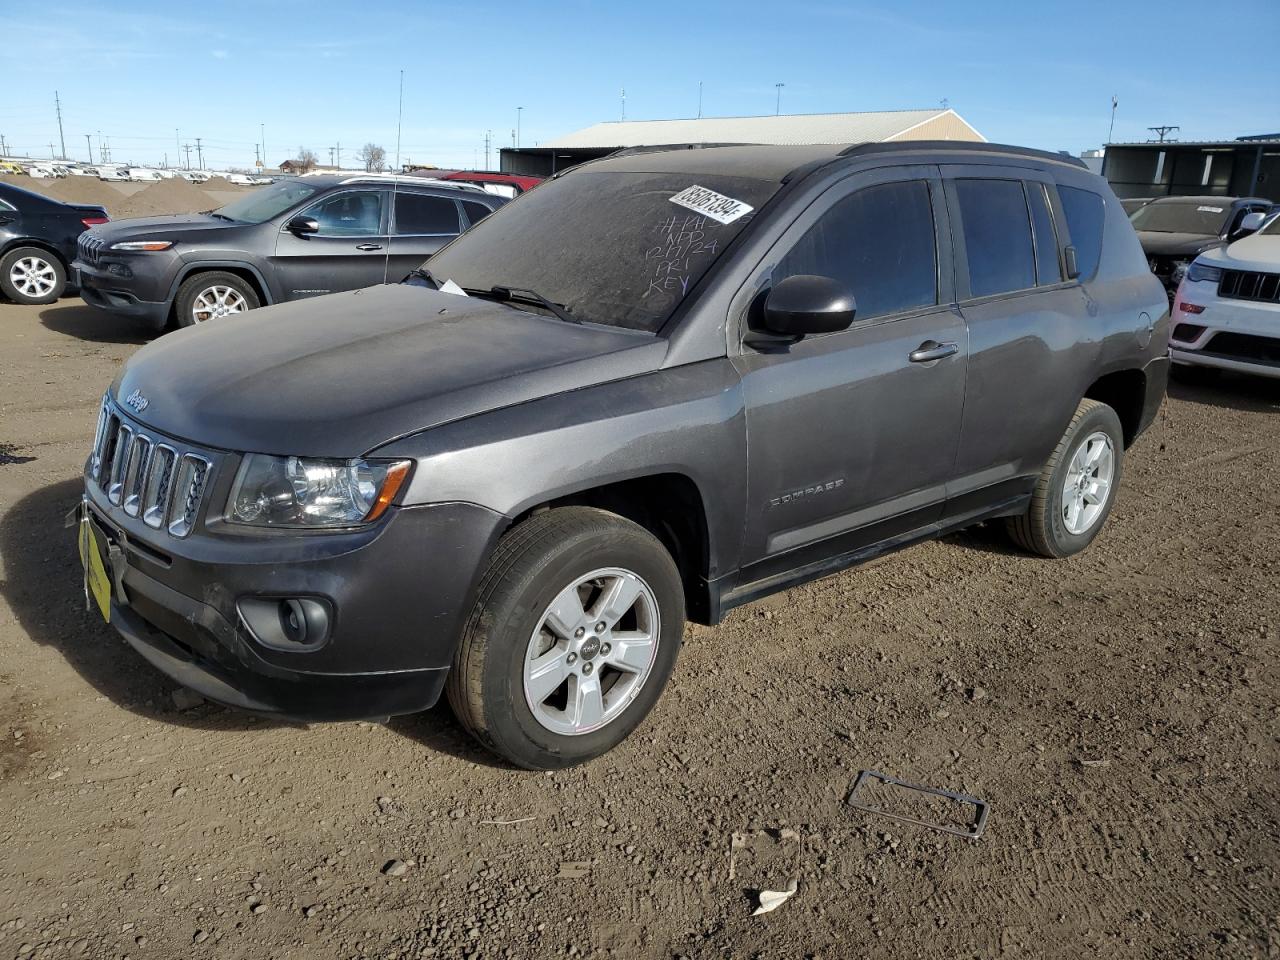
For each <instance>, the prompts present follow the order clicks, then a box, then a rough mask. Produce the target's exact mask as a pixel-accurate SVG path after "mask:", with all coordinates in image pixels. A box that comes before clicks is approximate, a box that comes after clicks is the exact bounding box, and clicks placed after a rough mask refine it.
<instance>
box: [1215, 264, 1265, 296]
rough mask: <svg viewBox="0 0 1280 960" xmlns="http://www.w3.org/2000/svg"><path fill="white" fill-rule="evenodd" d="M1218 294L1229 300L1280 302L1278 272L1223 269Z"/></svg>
mask: <svg viewBox="0 0 1280 960" xmlns="http://www.w3.org/2000/svg"><path fill="white" fill-rule="evenodd" d="M1218 296H1220V297H1227V298H1229V299H1231V300H1258V301H1260V302H1262V303H1280V273H1261V272H1259V271H1256V270H1223V271H1222V280H1221V281H1220V282H1219V283H1218Z"/></svg>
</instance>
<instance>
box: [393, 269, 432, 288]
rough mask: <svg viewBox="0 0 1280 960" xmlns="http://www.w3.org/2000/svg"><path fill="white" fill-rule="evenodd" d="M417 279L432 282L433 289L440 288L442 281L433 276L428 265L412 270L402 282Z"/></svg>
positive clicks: (410, 281) (411, 281)
mask: <svg viewBox="0 0 1280 960" xmlns="http://www.w3.org/2000/svg"><path fill="white" fill-rule="evenodd" d="M415 280H425V281H426V282H427V283H429V284H431V286H432V289H435V290H439V289H440V281H438V280H437V279H436V278H435V277H433V276H432V275H431V271H430V270H428V269H427V268H426V267H418V268H417V269H415V270H410V271H409V275H408V276H406V277H405V278H404V279H403V280H401V281H400V282H401V283H413V281H415Z"/></svg>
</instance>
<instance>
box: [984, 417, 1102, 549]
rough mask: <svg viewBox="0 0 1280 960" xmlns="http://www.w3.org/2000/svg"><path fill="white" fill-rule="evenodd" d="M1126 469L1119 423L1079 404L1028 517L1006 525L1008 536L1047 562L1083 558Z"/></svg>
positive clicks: (1039, 483)
mask: <svg viewBox="0 0 1280 960" xmlns="http://www.w3.org/2000/svg"><path fill="white" fill-rule="evenodd" d="M1123 464H1124V431H1123V429H1122V428H1121V426H1120V418H1119V417H1118V416H1116V412H1115V411H1114V410H1112V409H1111V408H1110V407H1109V406H1107V405H1106V404H1105V403H1100V402H1098V401H1097V400H1081V401H1080V405H1079V406H1078V407H1076V412H1075V416H1073V417H1072V418H1071V423H1070V424H1068V425H1067V429H1066V432H1065V433H1064V434H1063V435H1062V439H1061V440H1060V441H1059V442H1058V446H1057V447H1056V448H1055V449H1054V451H1053V454H1052V455H1051V456H1050V457H1049V462H1048V463H1046V464H1045V465H1044V469H1043V470H1042V471H1041V472H1040V478H1039V479H1038V480H1037V481H1036V485H1035V487H1034V489H1033V491H1032V495H1031V505H1030V506H1029V507H1028V509H1027V512H1026V513H1025V514H1023V515H1022V516H1020V517H1011V518H1009V520H1008V521H1007V528H1008V530H1009V535H1010V536H1011V537H1012V538H1013V541H1014V542H1015V543H1017V544H1018V545H1019V546H1021V547H1022V548H1023V549H1024V550H1028V551H1030V552H1031V553H1038V554H1040V555H1041V556H1043V557H1055V558H1057V557H1069V556H1071V555H1072V554H1073V553H1079V552H1080V551H1081V550H1083V549H1084V548H1085V547H1087V546H1089V544H1091V543H1092V542H1093V540H1094V538H1095V537H1096V536H1097V535H1098V533H1099V531H1101V530H1102V525H1103V524H1104V523H1106V521H1107V517H1108V516H1109V515H1110V513H1111V506H1112V504H1114V503H1115V497H1116V490H1117V489H1119V486H1120V476H1121V473H1122V472H1123V470H1122V468H1123ZM1104 484H1105V490H1104V489H1103V486H1104Z"/></svg>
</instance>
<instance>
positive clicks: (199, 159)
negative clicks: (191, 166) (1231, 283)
mask: <svg viewBox="0 0 1280 960" xmlns="http://www.w3.org/2000/svg"><path fill="white" fill-rule="evenodd" d="M196 167H197V169H199V170H203V169H204V150H203V149H202V148H201V146H200V138H199V137H196Z"/></svg>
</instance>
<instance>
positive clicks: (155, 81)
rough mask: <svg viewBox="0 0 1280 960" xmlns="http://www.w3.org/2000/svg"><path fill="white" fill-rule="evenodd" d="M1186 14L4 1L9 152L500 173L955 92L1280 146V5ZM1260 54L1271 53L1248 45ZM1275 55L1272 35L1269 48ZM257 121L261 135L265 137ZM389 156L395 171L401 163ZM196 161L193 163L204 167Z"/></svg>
mask: <svg viewBox="0 0 1280 960" xmlns="http://www.w3.org/2000/svg"><path fill="white" fill-rule="evenodd" d="M1224 9H1226V8H1225V7H1222V6H1218V7H1212V6H1206V5H1205V4H1204V3H1202V2H1197V3H1192V2H1183V0H1161V2H1153V0H1142V2H1133V0H1113V2H1109V3H1094V2H1077V3H1073V4H1061V3H1057V4H1047V3H1036V2H1020V3H1004V2H999V3H996V2H976V3H975V2H969V3H962V2H954V3H941V2H911V0H899V2H896V3H892V4H889V3H883V4H868V3H837V2H822V0H816V2H810V0H794V2H787V3H776V2H774V3H755V2H725V3H697V2H694V0H686V2H683V3H659V2H654V3H646V4H637V3H627V2H616V3H607V2H600V3H594V2H585V0H579V2H570V3H555V2H543V3H531V2H528V0H522V2H520V3H518V4H505V3H488V4H480V5H466V4H450V5H442V4H436V3H426V2H420V3H411V2H400V0H382V2H379V3H354V2H352V0H342V2H331V0H301V2H294V3H273V2H264V0H259V2H256V3H240V2H217V0H205V2H203V3H199V4H194V3H192V4H188V3H185V2H178V0H172V2H169V3H149V2H145V0H112V2H91V3H84V2H78V0H58V2H56V3H30V2H27V0H0V24H3V33H4V35H5V37H6V40H5V43H4V45H3V51H2V52H0V81H2V82H0V134H2V135H3V136H4V138H5V140H6V141H7V143H8V144H9V147H10V151H11V152H17V151H21V152H24V153H26V152H30V153H32V154H34V155H40V156H48V155H49V144H50V143H51V142H52V143H54V144H55V145H56V144H57V142H58V127H57V122H56V119H55V116H54V90H55V89H57V90H58V92H59V94H60V96H61V98H62V104H63V125H64V129H65V132H66V143H67V152H68V154H69V155H71V156H72V157H74V158H85V157H86V155H87V150H88V147H87V145H86V143H85V134H89V135H91V137H92V140H93V149H94V155H95V157H96V156H98V133H99V131H101V134H102V136H103V137H106V138H109V140H110V143H111V146H112V159H113V160H117V161H122V162H133V163H147V164H150V163H158V162H160V161H161V160H163V159H164V155H165V153H166V152H167V153H168V159H169V162H170V163H175V162H176V161H177V157H176V155H177V153H178V152H179V151H178V148H177V146H176V144H175V129H176V131H177V138H178V139H180V140H181V141H182V142H184V143H185V142H191V143H193V144H194V138H195V137H197V136H199V137H201V138H202V141H203V144H204V147H205V160H206V165H207V166H213V167H217V168H225V167H228V166H233V165H247V164H249V163H252V161H253V159H254V145H255V144H256V143H258V142H259V141H260V131H262V134H263V135H264V137H265V141H266V148H267V153H268V159H269V160H270V162H271V164H272V165H274V164H276V163H278V162H279V161H280V160H282V159H285V158H286V157H288V156H292V155H294V154H295V153H296V152H297V149H298V147H299V145H306V146H308V147H310V148H312V149H313V150H315V151H316V153H317V155H318V156H320V158H321V159H322V160H323V161H327V160H328V157H329V150H328V148H329V147H331V146H333V145H335V144H337V143H341V145H342V152H343V156H344V158H346V159H348V160H350V159H352V158H353V157H354V153H355V151H356V150H357V149H358V148H359V146H360V145H361V144H363V143H365V142H367V141H373V142H375V143H379V144H381V145H383V146H384V147H385V148H386V149H387V151H388V154H389V155H390V154H393V153H394V150H395V139H396V99H397V85H398V83H399V71H400V70H401V69H403V70H404V124H403V130H402V134H401V151H400V152H401V156H402V158H409V159H412V160H414V161H419V162H429V163H436V164H439V165H442V166H454V165H463V166H472V165H476V164H480V165H482V164H483V155H484V154H483V146H484V137H485V133H486V131H490V130H491V131H492V133H493V142H494V144H495V153H494V155H493V156H492V157H491V161H492V164H493V165H494V166H496V162H497V161H496V146H499V145H506V146H509V145H510V144H511V134H512V130H513V129H514V128H515V126H516V116H517V110H516V108H517V107H520V106H522V107H524V110H523V112H522V118H523V119H522V123H521V141H522V142H523V143H524V144H526V145H531V144H533V143H535V142H537V141H540V140H547V139H551V138H553V137H555V136H558V135H560V134H563V133H567V132H569V131H571V130H575V129H577V128H579V127H583V126H587V125H588V124H591V123H595V122H597V121H600V120H615V119H618V118H619V115H620V113H621V102H620V101H621V97H620V91H621V90H622V89H623V88H625V89H626V111H627V117H628V118H631V119H655V118H666V117H689V116H695V115H696V113H697V109H698V84H699V81H701V82H702V84H703V100H702V103H703V113H704V115H707V116H728V115H751V114H767V113H772V112H773V111H774V104H775V95H776V92H777V91H776V88H775V87H774V84H775V83H778V82H781V83H784V84H785V87H783V89H782V110H783V112H784V113H824V112H835V111H845V110H880V109H910V108H918V107H930V106H935V105H937V104H938V103H939V101H941V100H942V99H943V98H946V99H947V100H948V102H949V104H950V105H951V106H952V107H954V108H955V109H956V110H957V111H958V112H959V113H960V114H961V115H962V116H963V117H965V118H966V119H967V120H968V121H969V122H970V123H972V124H973V125H974V126H975V127H977V128H978V129H979V130H980V131H981V132H982V133H983V134H985V135H986V136H987V137H988V138H989V139H991V140H995V141H1002V142H1009V143H1017V144H1022V145H1026V146H1033V147H1041V148H1046V149H1052V150H1058V149H1066V150H1071V151H1073V152H1078V151H1080V150H1083V149H1087V148H1090V147H1096V146H1099V145H1100V144H1101V143H1102V141H1103V140H1104V139H1105V138H1106V135H1107V126H1108V122H1109V119H1110V104H1111V96H1112V94H1115V95H1116V96H1117V97H1118V98H1119V101H1120V105H1119V110H1118V112H1117V115H1116V126H1115V139H1116V140H1131V139H1138V140H1141V139H1146V138H1147V137H1148V136H1150V134H1148V132H1147V131H1146V129H1145V128H1146V127H1148V126H1151V125H1153V124H1163V123H1169V124H1179V125H1181V127H1182V130H1181V134H1180V135H1181V137H1182V138H1183V139H1193V138H1215V137H1226V138H1230V137H1235V136H1239V135H1242V134H1249V133H1269V132H1275V131H1280V77H1278V76H1277V73H1276V69H1275V66H1274V57H1273V56H1272V55H1271V54H1269V53H1268V52H1267V50H1266V44H1267V43H1269V42H1270V41H1269V39H1268V40H1263V39H1261V38H1273V37H1275V36H1276V35H1277V34H1278V33H1280V2H1277V0H1242V2H1236V3H1232V4H1231V5H1230V24H1231V25H1230V27H1221V28H1219V27H1217V26H1215V25H1214V23H1213V11H1214V10H1219V11H1222V10H1224ZM1250 38H1255V39H1254V40H1251V39H1250ZM1255 41H1256V42H1255ZM260 125H262V126H261V127H260ZM389 158H390V157H389ZM194 159H195V153H194V148H193V152H192V161H193V164H194Z"/></svg>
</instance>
